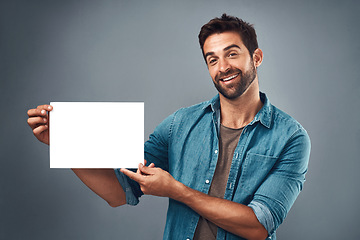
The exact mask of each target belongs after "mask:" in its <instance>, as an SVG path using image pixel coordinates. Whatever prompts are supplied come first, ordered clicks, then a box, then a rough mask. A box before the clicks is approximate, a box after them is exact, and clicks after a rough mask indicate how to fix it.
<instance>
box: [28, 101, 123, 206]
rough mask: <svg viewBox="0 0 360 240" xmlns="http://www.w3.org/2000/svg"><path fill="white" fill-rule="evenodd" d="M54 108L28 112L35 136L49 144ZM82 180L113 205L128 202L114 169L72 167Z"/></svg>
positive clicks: (39, 108) (44, 106)
mask: <svg viewBox="0 0 360 240" xmlns="http://www.w3.org/2000/svg"><path fill="white" fill-rule="evenodd" d="M52 109H53V108H52V106H50V105H40V106H38V107H37V108H35V109H30V110H29V111H28V112H27V114H28V116H29V118H28V121H27V122H28V124H29V126H30V127H31V129H32V130H33V133H34V135H35V137H36V138H37V139H38V140H39V141H41V142H43V143H45V144H47V145H49V116H48V112H49V111H51V110H52ZM72 170H73V171H74V173H75V174H76V175H77V176H78V177H79V178H80V180H81V181H82V182H83V183H84V184H85V185H86V186H88V187H89V188H90V189H91V190H92V191H93V192H95V193H96V194H97V195H99V196H100V197H101V198H103V199H104V200H105V201H107V202H108V204H109V205H110V206H112V207H117V206H121V205H123V204H125V203H126V196H125V192H124V190H123V188H122V187H121V185H120V183H119V181H118V180H117V177H116V175H115V172H114V170H113V169H72Z"/></svg>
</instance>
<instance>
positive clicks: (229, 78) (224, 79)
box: [220, 73, 239, 82]
mask: <svg viewBox="0 0 360 240" xmlns="http://www.w3.org/2000/svg"><path fill="white" fill-rule="evenodd" d="M238 75H239V73H237V74H235V75H231V76H229V77H226V78H220V80H221V81H223V82H227V81H230V80H231V79H234V78H236V77H237V76H238Z"/></svg>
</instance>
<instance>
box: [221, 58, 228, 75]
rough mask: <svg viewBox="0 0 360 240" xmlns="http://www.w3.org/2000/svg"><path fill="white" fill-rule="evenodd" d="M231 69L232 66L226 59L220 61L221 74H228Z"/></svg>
mask: <svg viewBox="0 0 360 240" xmlns="http://www.w3.org/2000/svg"><path fill="white" fill-rule="evenodd" d="M229 69H230V64H229V62H228V61H227V60H226V59H220V60H219V71H220V72H224V73H225V72H227V71H229Z"/></svg>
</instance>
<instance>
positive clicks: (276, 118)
mask: <svg viewBox="0 0 360 240" xmlns="http://www.w3.org/2000/svg"><path fill="white" fill-rule="evenodd" d="M271 106H272V123H273V124H272V125H273V128H274V129H282V130H283V131H286V132H288V133H289V134H291V133H294V132H298V131H301V132H304V133H305V134H307V133H306V130H305V128H304V127H303V126H302V125H301V124H300V123H299V122H298V121H297V120H296V119H295V118H294V117H292V116H290V115H289V114H288V113H286V112H285V111H283V110H281V109H279V108H277V107H275V106H274V105H271Z"/></svg>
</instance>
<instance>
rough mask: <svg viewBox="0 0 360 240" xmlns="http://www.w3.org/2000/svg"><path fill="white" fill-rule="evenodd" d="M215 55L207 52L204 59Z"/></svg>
mask: <svg viewBox="0 0 360 240" xmlns="http://www.w3.org/2000/svg"><path fill="white" fill-rule="evenodd" d="M214 54H215V53H214V52H207V53H206V54H205V59H206V58H207V56H211V55H214Z"/></svg>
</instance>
